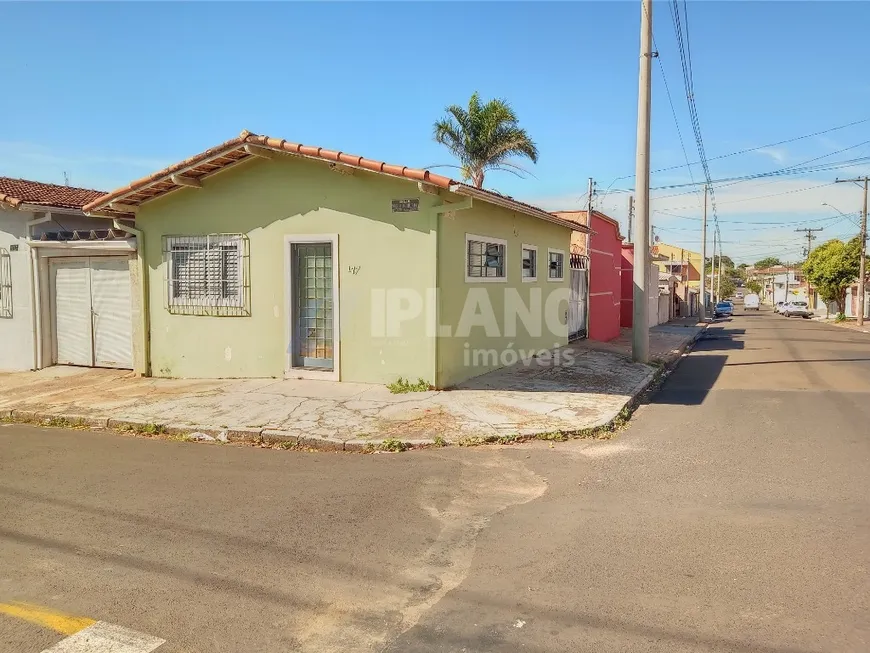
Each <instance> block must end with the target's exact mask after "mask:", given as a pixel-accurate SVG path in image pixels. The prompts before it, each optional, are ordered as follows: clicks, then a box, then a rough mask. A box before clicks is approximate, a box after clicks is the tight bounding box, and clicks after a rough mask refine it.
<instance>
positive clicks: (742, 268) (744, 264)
mask: <svg viewBox="0 0 870 653" xmlns="http://www.w3.org/2000/svg"><path fill="white" fill-rule="evenodd" d="M737 267H738V268H740V269H741V270H745V269H746V268H748V267H749V263H741V264H740V265H738V266H737Z"/></svg>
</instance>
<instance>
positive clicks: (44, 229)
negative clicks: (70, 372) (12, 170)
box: [0, 177, 135, 370]
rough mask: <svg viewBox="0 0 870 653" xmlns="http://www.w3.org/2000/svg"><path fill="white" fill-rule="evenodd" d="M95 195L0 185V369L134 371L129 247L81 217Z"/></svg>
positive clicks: (104, 226) (19, 183)
mask: <svg viewBox="0 0 870 653" xmlns="http://www.w3.org/2000/svg"><path fill="white" fill-rule="evenodd" d="M101 195H103V191H97V190H90V189H85V188H70V187H68V186H57V185H54V184H45V183H41V182H37V181H29V180H26V179H11V178H8V177H0V342H2V345H3V346H2V348H0V369H3V370H31V369H40V368H43V367H48V366H49V365H54V364H71V365H83V366H101V367H119V368H129V367H132V358H133V355H132V319H131V314H132V306H131V299H130V297H131V296H130V285H131V282H130V264H129V262H130V260H131V257H132V256H133V255H134V253H135V241H132V240H129V239H128V234H126V233H124V232H122V231H120V230H119V231H115V230H112V229H109V227H110V226H111V225H110V223H108V222H107V221H106V220H104V219H99V218H91V217H87V216H85V214H84V213H83V211H82V206H84V204H86V203H87V202H90V201H93V200H94V199H96V198H98V197H100V196H101Z"/></svg>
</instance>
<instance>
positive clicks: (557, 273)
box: [549, 249, 565, 281]
mask: <svg viewBox="0 0 870 653" xmlns="http://www.w3.org/2000/svg"><path fill="white" fill-rule="evenodd" d="M549 253H550V266H549V278H550V279H551V280H553V281H561V280H562V279H564V278H565V252H563V251H562V250H560V249H551V250H549Z"/></svg>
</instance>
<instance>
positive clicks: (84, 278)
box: [51, 256, 133, 368]
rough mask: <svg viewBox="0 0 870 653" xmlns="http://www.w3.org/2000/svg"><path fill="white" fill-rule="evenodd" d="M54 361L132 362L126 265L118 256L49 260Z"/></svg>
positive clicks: (129, 364)
mask: <svg viewBox="0 0 870 653" xmlns="http://www.w3.org/2000/svg"><path fill="white" fill-rule="evenodd" d="M51 273H52V274H51V277H52V297H53V302H54V334H55V362H56V363H58V364H60V365H83V366H87V367H92V366H97V367H119V368H131V367H133V322H132V308H131V303H130V270H129V266H128V262H127V259H126V258H125V257H124V258H122V257H108V256H105V257H90V258H74V259H63V258H58V259H55V260H53V261H52V262H51Z"/></svg>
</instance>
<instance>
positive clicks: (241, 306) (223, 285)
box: [163, 234, 250, 317]
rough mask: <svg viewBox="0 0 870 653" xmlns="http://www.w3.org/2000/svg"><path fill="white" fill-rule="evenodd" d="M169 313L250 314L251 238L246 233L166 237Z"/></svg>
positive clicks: (164, 252)
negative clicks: (249, 247) (249, 242)
mask: <svg viewBox="0 0 870 653" xmlns="http://www.w3.org/2000/svg"><path fill="white" fill-rule="evenodd" d="M163 258H164V262H165V264H166V265H165V267H166V299H167V302H166V303H167V308H168V309H169V312H170V313H175V314H180V315H211V316H221V317H240V316H248V315H250V284H249V283H248V278H249V267H248V265H249V256H248V239H247V238H246V237H245V236H244V235H243V234H208V235H205V236H164V237H163Z"/></svg>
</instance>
